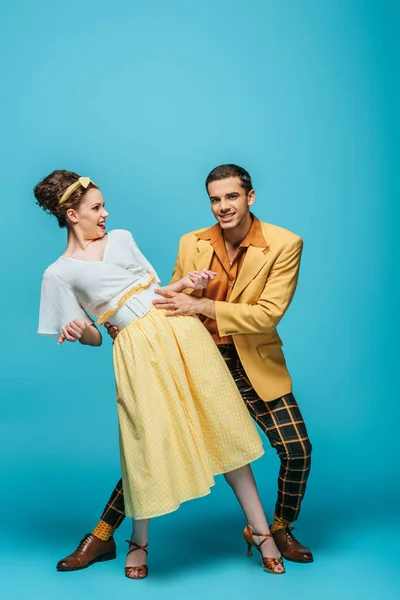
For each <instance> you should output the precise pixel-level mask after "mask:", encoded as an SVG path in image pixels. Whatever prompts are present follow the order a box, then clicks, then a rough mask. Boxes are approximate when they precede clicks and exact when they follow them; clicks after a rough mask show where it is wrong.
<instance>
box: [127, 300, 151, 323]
mask: <svg viewBox="0 0 400 600" xmlns="http://www.w3.org/2000/svg"><path fill="white" fill-rule="evenodd" d="M125 306H127V307H128V308H129V310H130V311H131V312H133V314H134V315H135V316H136V317H139V318H140V317H143V315H145V314H146V312H147V308H146V306H145V305H144V304H143V303H142V302H140V300H139V298H136V296H132V298H129V300H127V301H126V302H125Z"/></svg>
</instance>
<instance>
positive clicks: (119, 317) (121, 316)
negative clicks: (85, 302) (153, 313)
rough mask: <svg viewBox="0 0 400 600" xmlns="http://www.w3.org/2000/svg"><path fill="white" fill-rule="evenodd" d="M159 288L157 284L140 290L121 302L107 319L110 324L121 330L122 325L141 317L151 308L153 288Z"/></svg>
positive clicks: (154, 296)
mask: <svg viewBox="0 0 400 600" xmlns="http://www.w3.org/2000/svg"><path fill="white" fill-rule="evenodd" d="M157 288H159V284H156V285H152V286H151V287H149V288H147V289H145V290H142V291H141V292H139V293H138V294H137V295H136V296H132V298H129V300H127V301H126V302H125V304H123V305H122V306H121V307H120V308H119V309H118V310H117V311H116V312H115V313H114V314H113V315H112V316H111V317H110V318H109V319H107V320H108V322H109V323H111V325H116V326H117V327H118V329H119V330H120V331H121V329H123V328H124V327H126V326H127V325H129V323H132V321H135V320H136V319H141V318H142V317H144V315H146V314H147V313H148V312H149V310H151V309H152V308H153V300H154V299H155V298H156V297H157V296H156V295H155V294H154V290H155V289H157Z"/></svg>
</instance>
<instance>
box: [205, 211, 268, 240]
mask: <svg viewBox="0 0 400 600" xmlns="http://www.w3.org/2000/svg"><path fill="white" fill-rule="evenodd" d="M251 216H252V218H253V222H252V224H251V227H250V229H249V231H248V232H247V234H246V236H245V238H244V239H243V240H242V242H241V244H240V247H241V248H248V247H249V246H250V245H251V246H256V247H257V248H267V247H268V244H267V242H266V240H265V237H264V234H263V231H262V227H261V222H260V219H257V217H256V216H255V215H253V214H252V213H251ZM196 236H197V237H198V238H199V239H200V240H209V241H210V243H211V244H215V243H216V242H217V241H218V239H220V238H222V229H221V226H220V224H219V223H216V224H215V225H213V226H212V227H209V229H206V230H205V231H200V233H196Z"/></svg>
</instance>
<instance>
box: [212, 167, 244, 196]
mask: <svg viewBox="0 0 400 600" xmlns="http://www.w3.org/2000/svg"><path fill="white" fill-rule="evenodd" d="M228 177H239V179H240V181H241V182H242V187H244V189H245V191H246V194H248V193H249V192H250V191H251V190H252V189H253V184H252V183H251V177H250V175H249V173H248V172H247V171H246V169H243V168H242V167H238V166H237V165H220V166H219V167H215V169H213V170H212V171H211V173H209V174H208V177H207V179H206V189H207V192H208V184H209V183H211V182H212V181H218V180H219V179H227V178H228Z"/></svg>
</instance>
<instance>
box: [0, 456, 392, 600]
mask: <svg viewBox="0 0 400 600" xmlns="http://www.w3.org/2000/svg"><path fill="white" fill-rule="evenodd" d="M70 466H71V465H70ZM266 467H267V468H269V465H268V459H266V457H263V458H262V459H261V460H260V461H258V462H257V464H256V467H255V472H256V477H257V479H258V480H260V479H262V477H260V476H261V475H262V474H263V473H264V474H265V468H266ZM97 468H98V465H97ZM57 472H58V473H59V477H58V479H57V478H56V474H57ZM61 473H62V468H60V469H58V468H56V467H55V466H54V465H47V466H46V465H42V466H41V467H40V468H38V469H36V468H35V467H31V468H30V469H29V470H27V471H26V472H25V475H24V478H23V481H24V483H23V484H21V487H20V488H19V487H18V485H17V484H16V483H14V490H13V491H14V493H15V494H16V500H15V503H14V505H13V507H12V510H11V506H10V504H9V502H8V500H7V499H4V498H3V501H4V504H5V506H4V507H3V508H2V510H3V513H2V514H8V515H9V518H8V519H6V520H5V522H3V527H4V529H5V536H2V537H3V543H2V545H1V549H0V552H1V558H0V564H1V565H2V571H3V575H2V577H1V584H0V586H1V587H0V589H1V592H2V593H1V598H5V599H7V600H8V599H9V598H10V599H11V598H13V599H14V598H16V599H18V600H25V599H31V598H41V599H51V600H64V599H65V600H71V599H81V598H82V599H87V598H89V599H93V600H94V599H98V598H99V599H103V598H104V599H108V598H109V599H113V598H121V597H124V596H128V595H129V596H130V597H134V596H136V597H137V594H138V593H139V594H140V598H141V599H142V598H145V599H147V598H148V599H153V598H154V599H155V598H163V600H169V599H174V600H176V599H177V598H182V599H183V598H189V599H190V600H196V599H197V598H199V599H200V598H201V599H206V600H209V599H218V600H220V599H222V598H230V599H236V598H237V599H243V598H250V597H252V598H253V597H254V598H255V599H257V600H258V599H260V598H269V597H271V595H272V597H276V598H282V599H283V598H292V597H294V598H296V599H300V600H301V599H302V598H304V599H307V600H314V599H315V600H320V599H323V600H330V599H335V600H336V599H340V600H344V599H347V598H349V599H350V598H355V597H357V596H359V597H360V598H362V599H363V600H365V599H369V598H379V599H380V600H389V599H392V598H393V599H394V598H397V597H399V595H398V593H397V594H396V582H398V575H397V572H398V564H397V563H398V560H397V546H398V535H397V534H396V522H395V514H394V507H393V511H391V512H389V513H387V512H386V514H383V512H382V510H380V506H381V505H382V502H383V498H379V497H378V495H376V497H375V496H374V497H371V498H369V501H368V502H364V503H360V504H358V496H357V493H356V490H353V494H352V496H348V497H346V496H345V495H340V497H338V498H337V500H336V501H334V500H330V498H329V494H327V489H326V488H325V489H322V490H320V491H318V487H317V481H315V478H314V482H313V483H311V484H310V486H309V489H308V502H306V503H305V505H304V509H303V512H302V516H301V519H300V520H299V522H298V527H297V528H296V535H297V536H298V537H299V539H301V540H302V541H304V542H305V543H307V544H308V545H309V546H310V548H312V550H313V552H314V554H315V562H314V563H313V564H307V565H299V564H295V563H289V562H286V567H287V573H286V575H283V576H280V577H274V576H273V575H270V574H268V573H265V572H263V570H262V568H261V566H260V565H259V559H258V557H256V556H253V558H251V559H250V558H247V556H246V547H245V543H244V541H243V540H242V537H241V536H242V529H243V526H244V520H243V517H242V515H241V512H240V509H239V508H238V507H237V505H236V503H235V501H234V498H233V497H232V494H231V491H230V490H229V488H228V487H227V486H226V485H225V484H224V482H223V479H222V478H221V477H218V478H217V485H216V486H215V487H214V489H213V491H212V494H210V495H209V496H207V497H205V498H202V499H200V500H197V501H196V502H189V503H186V504H184V505H183V506H182V507H181V509H180V510H179V511H178V512H176V513H173V514H171V515H168V516H166V517H163V518H160V519H157V520H154V521H153V523H152V526H151V531H150V536H151V537H150V555H149V569H150V574H149V577H148V578H147V579H146V580H145V581H140V582H137V581H129V580H128V579H126V578H125V577H124V572H123V567H124V555H125V552H126V547H127V545H126V543H125V541H124V540H125V539H126V538H127V537H129V533H130V524H129V523H128V522H125V523H124V524H123V525H122V526H121V528H120V530H119V531H118V532H117V534H116V541H117V546H118V555H117V559H116V560H114V561H110V562H107V563H98V564H96V565H93V566H92V567H90V568H89V569H86V570H83V571H78V572H71V573H58V572H56V570H55V565H56V562H57V561H58V560H59V559H60V558H61V557H63V556H65V555H66V554H69V552H71V551H72V550H73V549H74V548H75V547H76V545H77V543H78V542H79V540H80V538H81V537H83V535H84V534H85V533H86V532H87V531H89V530H90V528H91V526H92V525H93V523H94V521H95V518H96V516H97V511H98V510H99V508H101V507H100V504H102V503H103V501H104V500H105V499H106V495H107V493H108V491H109V489H108V487H107V485H106V484H107V483H108V482H110V483H111V484H112V483H113V482H114V481H113V479H112V476H113V473H112V472H111V471H109V470H107V471H106V472H105V473H103V474H101V472H100V471H98V470H95V467H94V468H93V469H92V470H90V471H89V472H86V471H85V468H83V467H82V468H81V469H79V467H78V465H77V468H76V470H70V471H67V470H65V471H64V473H65V476H64V477H61ZM14 476H15V473H14ZM264 479H265V477H264ZM13 481H14V482H16V481H18V479H15V478H14V477H13ZM50 482H53V483H52V484H51V495H50V496H46V488H47V487H49V486H50ZM320 482H321V480H320ZM268 486H269V484H268ZM260 491H261V495H262V497H263V501H264V502H265V505H266V506H267V504H268V501H267V500H268V498H269V497H270V496H271V495H272V493H273V486H272V484H271V486H269V487H267V484H265V485H264V483H262V484H261V486H260ZM374 493H376V494H377V490H375V492H374ZM82 494H83V496H82ZM46 497H47V500H46V501H47V502H49V503H50V504H48V505H47V506H46V505H45V503H44V499H45V498H46ZM349 499H351V501H349V502H348V503H347V501H348V500H349ZM42 504H43V505H42ZM57 506H58V508H57ZM7 509H8V513H7V512H4V511H7ZM386 510H387V506H386ZM397 592H398V584H397Z"/></svg>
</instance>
